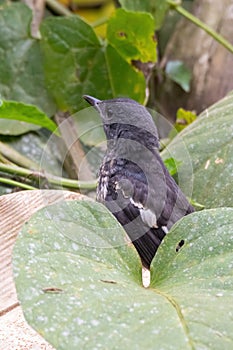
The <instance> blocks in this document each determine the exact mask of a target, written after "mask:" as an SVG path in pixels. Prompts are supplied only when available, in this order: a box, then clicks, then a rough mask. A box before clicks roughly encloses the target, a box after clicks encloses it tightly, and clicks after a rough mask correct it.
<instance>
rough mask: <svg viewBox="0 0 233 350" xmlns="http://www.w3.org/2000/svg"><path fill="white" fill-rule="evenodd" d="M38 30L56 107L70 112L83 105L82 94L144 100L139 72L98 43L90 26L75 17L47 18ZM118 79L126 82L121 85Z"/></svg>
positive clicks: (49, 84) (141, 76) (141, 75)
mask: <svg viewBox="0 0 233 350" xmlns="http://www.w3.org/2000/svg"><path fill="white" fill-rule="evenodd" d="M41 33H42V40H41V46H42V49H43V52H44V59H45V72H46V77H47V82H48V86H49V90H50V91H52V92H53V96H54V98H55V101H56V103H57V105H58V106H59V108H60V109H62V110H66V109H69V110H71V111H73V112H74V111H77V110H79V109H81V108H83V107H85V106H87V104H86V103H85V102H84V101H83V99H82V95H83V94H89V95H93V96H96V95H98V96H97V97H98V98H100V99H108V98H112V97H117V96H128V97H131V98H134V99H136V100H138V101H140V102H143V101H144V98H145V79H144V76H143V74H142V73H141V72H138V71H137V70H136V69H134V68H133V67H132V66H131V65H130V64H128V63H127V62H126V61H125V60H124V59H123V58H122V57H121V56H120V55H119V54H118V53H117V52H116V50H115V49H114V48H113V47H111V46H110V45H107V46H106V44H105V43H101V42H100V41H99V39H98V38H97V36H96V34H95V32H94V30H93V29H92V28H91V26H89V25H88V24H87V23H85V22H84V21H83V20H82V19H81V18H79V17H78V16H71V17H69V18H68V17H67V18H48V19H46V20H45V21H44V22H43V23H42V26H41ZM116 67H117V69H116ZM122 79H125V81H127V84H122Z"/></svg>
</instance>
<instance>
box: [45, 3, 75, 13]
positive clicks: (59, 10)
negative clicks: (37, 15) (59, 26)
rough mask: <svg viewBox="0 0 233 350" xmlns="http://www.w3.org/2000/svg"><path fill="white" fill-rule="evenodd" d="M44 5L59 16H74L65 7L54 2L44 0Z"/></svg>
mask: <svg viewBox="0 0 233 350" xmlns="http://www.w3.org/2000/svg"><path fill="white" fill-rule="evenodd" d="M46 4H47V5H48V7H50V8H51V9H52V11H54V12H55V13H56V14H58V15H61V16H72V15H74V14H73V13H72V12H71V11H70V10H68V9H67V8H66V7H65V6H63V5H62V4H60V3H59V2H57V1H56V0H46Z"/></svg>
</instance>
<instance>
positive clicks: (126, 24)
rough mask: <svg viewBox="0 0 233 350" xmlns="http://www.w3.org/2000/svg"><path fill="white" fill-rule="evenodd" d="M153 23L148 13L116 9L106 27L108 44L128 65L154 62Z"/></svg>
mask: <svg viewBox="0 0 233 350" xmlns="http://www.w3.org/2000/svg"><path fill="white" fill-rule="evenodd" d="M154 31H155V29H154V21H153V17H152V16H151V15H150V14H149V13H145V12H132V11H125V10H124V9H118V10H117V11H116V12H115V13H114V15H113V16H112V17H111V18H110V20H109V22H108V27H107V39H108V42H109V43H110V44H111V45H112V46H113V47H114V48H115V49H116V50H117V51H118V52H119V54H120V55H121V56H122V57H123V58H124V59H126V60H127V61H128V62H129V63H131V61H132V60H139V61H141V62H144V63H146V62H155V61H156V42H155V36H154V34H155V33H154Z"/></svg>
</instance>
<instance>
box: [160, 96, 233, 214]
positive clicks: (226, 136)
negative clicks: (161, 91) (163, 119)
mask: <svg viewBox="0 0 233 350" xmlns="http://www.w3.org/2000/svg"><path fill="white" fill-rule="evenodd" d="M232 104H233V94H229V95H228V96H227V97H226V98H224V99H223V100H221V101H219V102H218V103H216V104H215V105H213V106H212V107H211V108H209V109H208V110H206V111H204V112H203V113H202V114H201V115H200V116H199V117H198V118H197V119H196V120H195V121H194V122H193V123H192V124H190V125H189V126H188V127H187V128H185V129H184V130H183V131H182V132H181V133H179V134H178V135H177V136H176V137H175V138H174V139H173V140H172V142H171V143H170V144H169V145H168V147H167V149H166V150H164V151H163V152H162V156H163V158H164V159H166V158H169V157H171V155H172V157H174V158H175V159H177V160H178V161H182V164H181V165H180V167H179V176H180V177H181V178H182V179H183V181H182V183H183V185H184V186H185V184H190V182H191V180H192V174H193V194H192V197H193V198H194V200H196V201H197V202H199V203H201V204H203V205H205V207H207V208H214V207H223V206H230V207H232V205H233V191H232V188H233V166H232V154H233V138H232V135H233V123H232ZM187 154H188V157H189V160H190V161H191V163H190V166H187V165H188V162H189V160H188V158H187Z"/></svg>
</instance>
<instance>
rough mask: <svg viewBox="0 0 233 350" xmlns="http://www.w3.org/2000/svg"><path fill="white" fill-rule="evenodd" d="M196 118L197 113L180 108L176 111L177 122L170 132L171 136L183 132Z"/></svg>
mask: <svg viewBox="0 0 233 350" xmlns="http://www.w3.org/2000/svg"><path fill="white" fill-rule="evenodd" d="M196 119H197V115H196V114H195V113H194V112H191V111H186V110H185V109H183V108H179V109H178V111H177V113H176V122H175V124H174V127H173V129H172V130H171V132H170V134H169V137H170V138H173V137H175V136H176V134H177V133H178V132H181V131H182V130H183V129H184V128H186V127H187V126H188V125H190V124H192V123H193V122H194V120H196Z"/></svg>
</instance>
